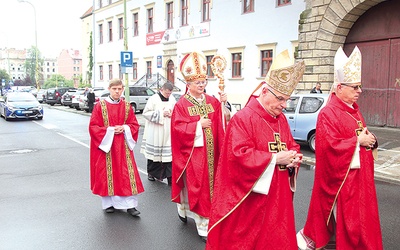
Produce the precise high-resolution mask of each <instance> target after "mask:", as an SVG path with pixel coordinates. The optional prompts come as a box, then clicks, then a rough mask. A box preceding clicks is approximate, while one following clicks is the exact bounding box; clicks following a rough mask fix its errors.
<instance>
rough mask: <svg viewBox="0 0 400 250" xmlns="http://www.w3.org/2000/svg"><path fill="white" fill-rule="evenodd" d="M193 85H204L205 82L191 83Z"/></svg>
mask: <svg viewBox="0 0 400 250" xmlns="http://www.w3.org/2000/svg"><path fill="white" fill-rule="evenodd" d="M192 83H193V84H194V85H197V86H198V85H206V84H207V81H197V82H192Z"/></svg>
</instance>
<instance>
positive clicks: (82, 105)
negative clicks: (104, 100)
mask: <svg viewBox="0 0 400 250" xmlns="http://www.w3.org/2000/svg"><path fill="white" fill-rule="evenodd" d="M93 92H94V95H95V102H94V104H96V103H97V102H98V101H99V100H100V96H101V95H102V94H103V93H104V89H94V90H93ZM79 108H80V109H81V110H84V111H86V112H89V104H88V100H87V96H84V97H83V99H82V102H79Z"/></svg>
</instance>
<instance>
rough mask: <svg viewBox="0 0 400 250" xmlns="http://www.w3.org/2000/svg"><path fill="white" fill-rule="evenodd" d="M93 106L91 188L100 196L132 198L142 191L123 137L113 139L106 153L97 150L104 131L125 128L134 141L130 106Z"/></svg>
mask: <svg viewBox="0 0 400 250" xmlns="http://www.w3.org/2000/svg"><path fill="white" fill-rule="evenodd" d="M103 102H104V103H103V104H104V107H103V111H105V112H104V113H102V105H101V104H100V103H98V104H96V105H95V107H94V109H93V112H92V116H91V118H90V124H89V133H90V137H91V140H90V187H91V189H92V192H93V194H96V195H100V196H131V195H136V194H139V193H142V192H143V191H144V188H143V185H142V181H141V179H140V176H139V172H138V169H137V166H136V162H135V157H134V155H133V152H132V151H131V150H130V149H129V147H128V145H127V144H126V142H125V137H124V134H123V133H122V134H116V135H114V140H113V142H112V146H111V150H110V152H109V153H107V154H106V153H105V152H104V151H102V150H100V149H99V145H100V144H101V141H102V140H103V138H104V136H105V134H106V130H107V127H109V126H110V127H112V126H117V125H124V124H126V125H128V126H129V128H130V131H131V133H132V137H133V140H135V141H137V139H138V133H139V123H138V121H137V119H136V116H135V114H134V113H133V110H132V108H131V107H130V105H129V104H128V105H126V103H125V101H120V102H119V103H109V102H107V101H103Z"/></svg>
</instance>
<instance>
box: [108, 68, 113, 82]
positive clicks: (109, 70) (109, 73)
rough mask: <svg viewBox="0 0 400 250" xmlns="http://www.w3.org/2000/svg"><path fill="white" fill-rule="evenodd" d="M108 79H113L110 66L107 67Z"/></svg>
mask: <svg viewBox="0 0 400 250" xmlns="http://www.w3.org/2000/svg"><path fill="white" fill-rule="evenodd" d="M108 79H109V80H111V79H113V72H112V65H111V64H110V65H108Z"/></svg>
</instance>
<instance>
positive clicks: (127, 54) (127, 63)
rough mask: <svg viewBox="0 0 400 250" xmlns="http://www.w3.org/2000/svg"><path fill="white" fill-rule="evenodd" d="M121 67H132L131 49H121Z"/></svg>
mask: <svg viewBox="0 0 400 250" xmlns="http://www.w3.org/2000/svg"><path fill="white" fill-rule="evenodd" d="M121 67H133V54H132V51H121Z"/></svg>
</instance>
